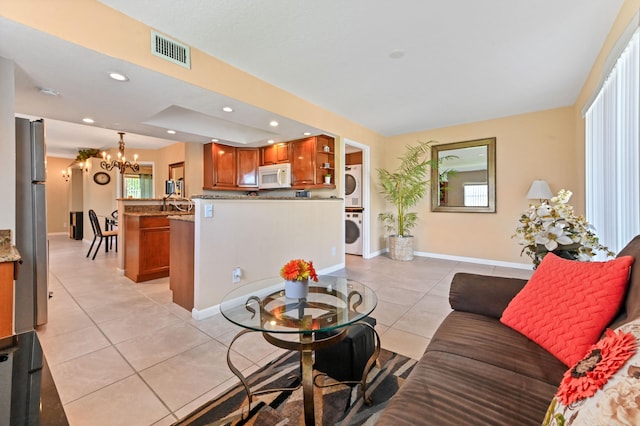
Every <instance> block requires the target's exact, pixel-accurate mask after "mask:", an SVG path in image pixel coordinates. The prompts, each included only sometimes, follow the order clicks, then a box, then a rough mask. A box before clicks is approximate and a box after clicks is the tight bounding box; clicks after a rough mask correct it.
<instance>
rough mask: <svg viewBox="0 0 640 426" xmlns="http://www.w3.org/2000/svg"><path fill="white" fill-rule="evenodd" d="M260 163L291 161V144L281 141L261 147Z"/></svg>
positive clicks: (269, 163)
mask: <svg viewBox="0 0 640 426" xmlns="http://www.w3.org/2000/svg"><path fill="white" fill-rule="evenodd" d="M260 154H261V155H260V165H261V166H269V165H271V164H281V163H288V162H289V144H288V143H287V142H280V143H276V144H273V145H269V146H263V147H262V148H260Z"/></svg>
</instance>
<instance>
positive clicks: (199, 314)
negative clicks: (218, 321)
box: [191, 305, 220, 321]
mask: <svg viewBox="0 0 640 426" xmlns="http://www.w3.org/2000/svg"><path fill="white" fill-rule="evenodd" d="M219 313H220V305H213V306H209V307H208V308H204V309H200V310H198V309H196V308H193V309H192V310H191V318H193V319H194V320H196V321H198V320H203V319H206V318H211V317H212V316H214V315H217V314H219Z"/></svg>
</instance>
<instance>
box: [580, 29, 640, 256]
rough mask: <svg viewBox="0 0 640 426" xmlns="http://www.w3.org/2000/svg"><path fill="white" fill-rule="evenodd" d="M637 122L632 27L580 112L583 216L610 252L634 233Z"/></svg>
mask: <svg viewBox="0 0 640 426" xmlns="http://www.w3.org/2000/svg"><path fill="white" fill-rule="evenodd" d="M639 122H640V33H639V32H638V30H637V29H636V31H635V33H634V34H633V36H632V37H631V40H630V41H629V43H628V44H627V46H626V48H625V49H624V50H623V51H622V53H621V54H620V57H619V58H618V60H617V61H616V63H615V65H614V66H613V68H612V70H611V73H610V74H609V76H608V77H607V79H606V80H605V82H604V84H603V85H602V87H601V89H600V91H599V93H598V94H597V96H596V97H595V99H594V101H593V102H592V104H591V105H590V107H589V108H588V110H587V111H586V114H585V123H586V129H585V130H586V167H585V169H586V215H587V220H588V221H589V222H590V223H591V224H592V225H593V226H594V227H595V228H596V235H597V236H598V237H599V238H600V241H601V243H603V244H604V245H606V246H608V247H609V248H610V249H611V250H613V251H615V252H618V251H619V250H620V249H621V248H622V247H624V245H625V244H626V243H627V242H629V241H630V240H631V239H632V238H633V237H634V236H636V235H638V234H640V132H639Z"/></svg>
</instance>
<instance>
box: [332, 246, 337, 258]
mask: <svg viewBox="0 0 640 426" xmlns="http://www.w3.org/2000/svg"><path fill="white" fill-rule="evenodd" d="M335 255H336V247H335V246H333V247H331V256H335Z"/></svg>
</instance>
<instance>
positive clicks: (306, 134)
mask: <svg viewBox="0 0 640 426" xmlns="http://www.w3.org/2000/svg"><path fill="white" fill-rule="evenodd" d="M303 135H305V136H311V132H304V133H303Z"/></svg>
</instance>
